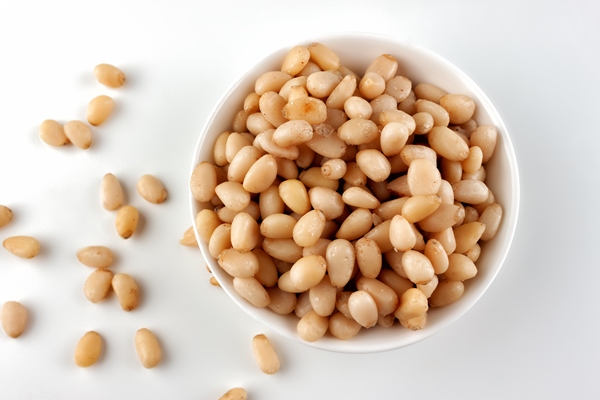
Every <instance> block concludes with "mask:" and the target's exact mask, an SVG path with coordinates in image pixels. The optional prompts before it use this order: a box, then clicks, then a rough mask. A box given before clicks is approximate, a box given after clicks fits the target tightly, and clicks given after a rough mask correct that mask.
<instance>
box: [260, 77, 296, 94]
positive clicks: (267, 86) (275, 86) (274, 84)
mask: <svg viewBox="0 0 600 400" xmlns="http://www.w3.org/2000/svg"><path fill="white" fill-rule="evenodd" d="M290 79H292V76H291V75H290V74H288V73H286V72H283V71H269V72H265V73H264V74H262V75H261V76H260V77H258V79H257V80H256V83H255V85H254V91H255V92H256V94H258V95H259V96H262V95H263V94H264V93H267V92H279V90H280V89H281V87H282V86H283V84H284V83H286V82H287V81H289V80H290Z"/></svg>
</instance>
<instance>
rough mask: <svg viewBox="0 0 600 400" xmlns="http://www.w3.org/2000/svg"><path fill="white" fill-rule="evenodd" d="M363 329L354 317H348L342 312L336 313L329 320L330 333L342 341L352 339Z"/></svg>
mask: <svg viewBox="0 0 600 400" xmlns="http://www.w3.org/2000/svg"><path fill="white" fill-rule="evenodd" d="M361 328H362V326H361V325H360V324H359V323H358V322H356V321H355V320H354V319H352V317H346V316H345V315H344V314H342V313H341V312H338V313H335V314H333V315H332V316H331V317H330V318H329V332H331V334H332V335H333V336H334V337H336V338H338V339H341V340H348V339H352V338H353V337H354V336H356V335H357V334H358V332H359V331H360V329H361Z"/></svg>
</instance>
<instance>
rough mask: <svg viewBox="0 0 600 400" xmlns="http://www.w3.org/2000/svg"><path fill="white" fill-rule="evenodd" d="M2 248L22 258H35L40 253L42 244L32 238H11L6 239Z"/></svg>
mask: <svg viewBox="0 0 600 400" xmlns="http://www.w3.org/2000/svg"><path fill="white" fill-rule="evenodd" d="M2 246H4V248H5V249H6V250H8V251H9V252H11V253H12V254H14V255H15V256H17V257H21V258H33V257H35V256H37V255H38V254H39V252H40V248H41V246H40V242H39V241H38V240H37V239H36V238H34V237H31V236H11V237H9V238H6V239H4V241H3V242H2Z"/></svg>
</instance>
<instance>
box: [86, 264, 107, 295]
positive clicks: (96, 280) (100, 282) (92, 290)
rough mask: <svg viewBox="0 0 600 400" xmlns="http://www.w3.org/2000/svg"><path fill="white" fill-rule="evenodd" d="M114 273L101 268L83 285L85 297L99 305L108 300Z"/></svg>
mask: <svg viewBox="0 0 600 400" xmlns="http://www.w3.org/2000/svg"><path fill="white" fill-rule="evenodd" d="M112 278H113V273H112V272H111V271H109V270H107V269H103V268H99V269H97V270H95V271H94V272H92V273H91V274H90V276H89V277H88V278H87V279H86V281H85V284H84V285H83V293H84V294H85V297H86V298H87V299H88V300H89V301H91V302H92V303H98V302H99V301H102V300H104V299H105V298H106V296H107V295H108V292H110V289H111V283H112Z"/></svg>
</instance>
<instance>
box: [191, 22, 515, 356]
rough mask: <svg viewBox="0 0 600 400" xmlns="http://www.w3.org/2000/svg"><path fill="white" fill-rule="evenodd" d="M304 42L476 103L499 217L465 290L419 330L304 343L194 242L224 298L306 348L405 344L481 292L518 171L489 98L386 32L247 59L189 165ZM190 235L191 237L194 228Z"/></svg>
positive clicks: (505, 228) (204, 155) (501, 241)
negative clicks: (492, 129)
mask: <svg viewBox="0 0 600 400" xmlns="http://www.w3.org/2000/svg"><path fill="white" fill-rule="evenodd" d="M311 42H321V43H323V44H325V45H327V46H328V47H330V48H331V49H333V50H334V51H335V52H336V53H337V54H338V55H339V56H340V59H341V61H342V64H343V65H345V66H347V67H349V68H350V69H352V70H353V71H355V72H357V73H359V74H362V73H363V72H364V70H365V68H366V67H367V66H368V65H369V63H370V62H371V61H372V60H373V59H374V58H375V57H377V56H379V55H381V54H385V53H389V54H392V55H393V56H395V57H396V58H397V59H398V62H399V66H400V67H399V70H398V73H399V74H402V75H404V76H406V77H408V78H409V79H411V80H412V81H413V85H414V84H416V83H419V82H428V83H431V84H434V85H437V86H439V87H441V88H443V89H445V90H446V91H447V92H450V93H462V94H466V95H468V96H470V97H471V98H472V99H473V100H474V101H475V103H476V104H477V110H476V113H475V116H474V119H475V120H476V121H477V122H478V123H479V124H480V125H482V124H492V125H494V126H496V127H497V129H498V132H499V138H498V143H497V147H496V151H495V154H494V157H493V158H492V160H490V162H489V163H488V164H487V165H486V171H487V179H486V183H487V184H488V185H489V187H490V188H491V189H492V190H493V192H494V194H495V196H496V199H497V202H498V203H500V204H501V205H502V207H503V209H504V216H503V221H502V224H501V226H500V229H499V231H498V233H497V235H496V237H495V238H494V239H493V240H491V241H489V242H487V243H485V244H484V245H483V246H482V254H481V257H480V259H479V260H478V261H477V266H478V271H479V272H478V274H477V276H476V277H475V278H474V279H471V280H468V281H466V282H465V293H464V295H463V297H462V298H461V299H460V300H458V301H457V302H455V303H453V304H451V305H449V306H446V307H442V308H435V309H430V311H429V314H428V319H427V324H426V326H425V328H424V329H422V330H419V331H411V330H408V329H405V328H403V327H402V326H401V325H400V324H399V323H397V322H396V323H395V324H394V326H393V327H391V328H381V327H375V328H372V329H369V330H367V329H362V330H361V332H359V334H358V335H357V336H355V337H354V338H352V339H350V340H339V339H336V338H334V337H332V336H330V335H329V334H327V335H326V336H325V337H323V338H322V339H320V340H318V341H316V342H313V343H309V342H306V341H304V340H302V339H301V338H300V337H298V335H297V333H296V324H297V321H298V319H297V318H296V316H295V315H293V314H292V315H288V316H281V315H278V314H275V313H274V312H272V311H271V310H270V309H268V308H267V309H258V308H255V307H254V306H252V305H251V304H249V303H248V302H247V301H246V300H244V299H243V298H241V297H240V296H239V295H238V294H237V293H236V292H235V291H234V290H233V287H232V279H231V277H229V276H228V275H227V274H226V273H225V272H224V271H223V270H222V269H221V268H220V267H219V265H218V264H217V262H216V260H214V259H213V258H212V257H211V256H210V254H209V253H208V247H207V245H206V244H204V243H203V242H202V240H201V239H200V238H198V242H199V243H200V249H201V251H202V254H203V256H204V258H205V260H206V262H207V263H208V265H209V266H210V269H211V270H212V271H213V273H214V276H215V277H216V278H217V280H218V281H219V283H220V284H221V286H222V288H223V289H224V290H225V291H226V292H227V294H228V295H229V296H230V297H231V299H233V301H235V302H236V303H237V304H238V305H239V306H240V307H241V308H242V309H243V310H244V311H246V312H247V313H248V314H250V315H251V316H252V317H254V318H255V319H257V320H258V321H260V322H263V323H264V324H265V325H267V326H268V327H269V328H271V329H272V330H274V331H276V332H278V333H279V334H281V335H282V336H284V337H287V338H290V339H292V340H295V341H298V342H301V343H304V344H306V345H309V346H312V347H316V348H320V349H324V350H330V351H338V352H346V353H368V352H378V351H385V350H390V349H396V348H399V347H403V346H407V345H410V344H412V343H415V342H418V341H420V340H422V339H425V338H426V337H428V336H431V335H433V334H434V333H436V332H438V331H440V330H441V329H442V328H444V327H446V326H448V325H449V324H451V323H452V322H454V321H456V320H457V319H458V318H459V317H460V316H461V315H463V314H464V313H465V312H467V311H468V310H469V309H470V308H471V307H472V306H473V305H474V304H475V303H476V302H477V300H478V299H479V298H480V297H481V296H482V295H483V293H484V292H485V291H486V289H487V288H488V287H489V286H490V284H491V283H492V281H493V280H494V278H495V277H496V275H497V274H498V271H499V270H500V268H501V267H502V263H503V262H504V260H505V258H506V255H507V254H508V251H509V248H510V245H511V242H512V239H513V235H514V232H515V228H516V224H517V215H518V209H519V178H518V172H517V160H516V157H515V153H514V150H513V147H512V144H511V141H510V138H509V136H508V132H507V130H506V127H505V125H504V123H503V122H502V119H501V118H500V115H498V112H497V111H496V109H495V108H494V106H493V105H492V103H491V102H490V100H489V99H488V98H487V96H486V95H485V94H484V93H483V92H482V91H481V89H480V88H479V87H478V86H477V85H476V84H475V83H474V82H473V81H472V80H471V79H470V78H469V77H468V76H467V75H466V74H465V73H463V72H462V71H461V70H460V69H458V68H457V67H456V66H454V65H453V64H451V63H450V62H448V61H447V60H445V59H443V58H442V57H440V56H438V55H436V54H434V53H432V52H431V51H428V50H426V49H423V48H421V47H418V46H415V45H413V44H409V43H406V42H404V41H401V40H399V39H395V38H392V37H386V36H379V35H373V34H364V33H338V34H332V35H329V36H323V37H316V38H308V39H307V40H306V41H305V42H304V43H290V46H289V47H287V48H284V49H280V50H278V51H276V52H274V53H272V54H271V55H269V56H267V57H265V58H264V59H263V60H262V61H260V62H259V63H258V64H256V65H252V66H249V67H248V71H247V72H246V73H245V74H244V75H243V76H242V77H241V78H240V79H239V80H238V81H237V82H236V83H234V84H233V85H232V86H231V88H230V89H229V90H228V91H227V92H226V93H225V94H224V95H223V97H222V98H221V100H220V101H219V102H218V103H217V105H216V106H215V108H214V110H213V111H212V113H211V114H210V116H209V118H208V120H207V122H206V125H205V126H204V128H203V129H202V131H201V132H200V138H199V140H198V144H197V147H196V151H195V153H194V156H193V161H192V169H193V168H194V167H195V166H196V165H197V163H198V162H200V161H206V160H211V161H212V148H213V143H214V141H215V139H216V137H217V136H218V135H219V134H220V133H221V132H223V131H225V130H230V129H231V121H232V119H233V116H234V115H235V113H236V112H237V111H239V110H240V109H241V108H242V105H243V101H244V98H245V97H246V95H247V94H248V93H250V92H251V91H253V90H254V82H255V80H256V78H258V77H259V76H260V75H261V74H262V73H264V72H266V71H270V70H279V68H280V66H281V62H282V60H283V58H284V56H285V54H286V53H287V51H288V50H289V49H290V48H291V47H293V46H294V45H297V44H304V45H307V44H309V43H311ZM190 206H191V212H192V218H194V217H195V215H196V213H197V212H198V211H200V209H201V205H200V204H199V203H198V202H197V201H195V200H194V198H193V197H192V196H191V195H190ZM196 236H197V237H198V235H197V233H196Z"/></svg>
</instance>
